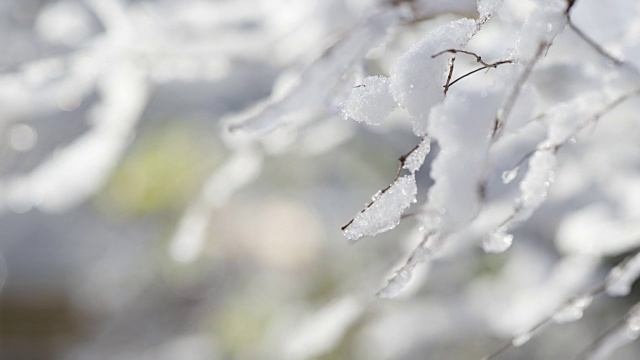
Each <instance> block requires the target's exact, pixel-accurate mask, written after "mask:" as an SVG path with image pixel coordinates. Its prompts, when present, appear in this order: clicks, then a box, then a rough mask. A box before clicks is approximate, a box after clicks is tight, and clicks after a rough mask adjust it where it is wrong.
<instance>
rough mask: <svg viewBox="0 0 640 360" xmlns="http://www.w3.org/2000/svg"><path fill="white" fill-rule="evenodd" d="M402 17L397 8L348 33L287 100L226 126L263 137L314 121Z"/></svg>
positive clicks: (276, 101) (278, 100) (270, 102)
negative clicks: (284, 127)
mask: <svg viewBox="0 0 640 360" xmlns="http://www.w3.org/2000/svg"><path fill="white" fill-rule="evenodd" d="M402 16H403V13H402V11H401V9H397V8H395V7H391V8H385V9H383V10H381V11H379V12H378V13H375V14H373V15H371V16H370V17H369V18H367V20H366V23H365V24H364V25H363V26H359V27H356V28H355V29H354V30H353V31H351V32H349V33H347V34H346V35H345V36H344V37H343V38H342V39H340V40H339V41H338V42H337V43H336V44H334V45H333V46H332V47H331V48H330V49H329V50H328V51H326V52H325V54H324V56H322V57H321V58H319V59H318V60H317V61H316V62H314V63H313V64H312V65H311V66H309V68H307V69H306V70H305V72H304V73H303V74H302V75H301V76H300V79H299V81H298V82H297V84H296V85H294V86H292V87H291V88H290V91H289V92H288V93H287V94H285V95H284V97H282V98H272V99H269V100H268V101H265V102H264V103H262V104H261V109H260V111H257V112H256V113H255V114H252V116H249V117H247V118H242V119H237V120H234V121H233V122H231V123H229V124H227V130H228V131H232V132H233V131H237V130H242V131H244V132H247V133H249V134H253V135H264V134H267V133H269V132H271V131H273V130H275V129H277V128H278V127H280V126H282V125H283V124H287V123H301V122H304V121H306V120H308V119H309V118H312V117H313V115H314V114H316V113H317V112H319V111H322V110H323V109H324V108H325V105H326V104H325V101H326V99H327V98H328V97H330V95H331V94H332V93H333V92H334V91H335V90H336V89H335V87H336V86H337V85H338V84H339V79H340V78H341V76H342V75H343V74H345V73H346V72H348V71H349V69H350V68H352V67H353V66H355V65H356V64H357V63H358V62H359V61H361V59H362V58H363V57H364V56H365V55H366V54H367V52H369V50H371V49H372V48H374V47H376V46H378V45H380V43H381V42H383V40H384V39H385V38H386V35H387V30H388V29H389V28H390V27H392V26H393V25H395V24H396V23H398V22H399V21H400V19H401V17H402Z"/></svg>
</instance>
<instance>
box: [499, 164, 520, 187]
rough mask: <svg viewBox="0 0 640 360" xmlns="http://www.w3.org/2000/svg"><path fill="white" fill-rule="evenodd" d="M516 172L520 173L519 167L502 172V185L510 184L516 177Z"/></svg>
mask: <svg viewBox="0 0 640 360" xmlns="http://www.w3.org/2000/svg"><path fill="white" fill-rule="evenodd" d="M518 171H520V166H516V167H514V168H513V169H510V170H507V171H505V172H503V173H502V183H503V184H509V183H510V182H512V181H513V180H514V179H515V178H516V177H517V176H518Z"/></svg>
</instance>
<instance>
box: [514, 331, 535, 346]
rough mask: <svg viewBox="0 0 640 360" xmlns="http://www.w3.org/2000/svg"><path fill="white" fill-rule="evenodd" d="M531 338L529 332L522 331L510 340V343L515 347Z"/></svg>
mask: <svg viewBox="0 0 640 360" xmlns="http://www.w3.org/2000/svg"><path fill="white" fill-rule="evenodd" d="M529 340H531V333H522V334H520V335H518V336H516V337H514V338H513V340H511V344H512V345H513V346H515V347H519V346H522V345H524V344H526V343H528V342H529Z"/></svg>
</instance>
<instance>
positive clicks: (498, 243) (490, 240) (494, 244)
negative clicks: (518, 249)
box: [482, 227, 513, 253]
mask: <svg viewBox="0 0 640 360" xmlns="http://www.w3.org/2000/svg"><path fill="white" fill-rule="evenodd" d="M512 242H513V235H511V234H509V233H507V229H506V228H505V227H500V228H498V229H496V230H495V231H493V232H492V233H491V234H489V235H488V236H486V237H485V238H484V240H483V241H482V249H483V250H484V251H485V252H488V253H501V252H504V251H506V250H507V249H508V248H509V247H511V243H512Z"/></svg>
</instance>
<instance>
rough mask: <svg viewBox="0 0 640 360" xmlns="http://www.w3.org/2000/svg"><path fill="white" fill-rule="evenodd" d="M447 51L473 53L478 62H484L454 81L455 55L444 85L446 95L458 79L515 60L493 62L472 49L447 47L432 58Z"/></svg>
mask: <svg viewBox="0 0 640 360" xmlns="http://www.w3.org/2000/svg"><path fill="white" fill-rule="evenodd" d="M446 53H450V54H457V53H461V54H467V55H471V56H473V57H475V58H476V62H478V63H480V64H482V66H481V67H479V68H477V69H475V70H473V71H470V72H468V73H466V74H464V75H462V76H460V77H459V78H457V79H455V80H453V81H451V78H452V76H453V62H454V61H455V59H456V58H455V57H453V58H452V61H451V64H450V66H449V75H448V76H447V82H446V83H445V84H444V86H443V87H444V94H445V95H446V94H447V92H448V91H449V88H450V87H451V86H453V84H455V83H457V82H458V81H460V80H462V79H464V78H466V77H467V76H469V75H473V74H475V73H477V72H478V71H481V70H484V69H495V68H497V67H498V66H499V65H503V64H512V63H513V60H501V61H496V62H493V63H487V62H485V61H484V60H482V57H481V56H480V55H478V54H476V53H474V52H471V51H467V50H459V49H447V50H442V51H440V52H439V53H437V54H434V55H431V58H432V59H433V58H435V57H438V56H440V55H442V54H446Z"/></svg>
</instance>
